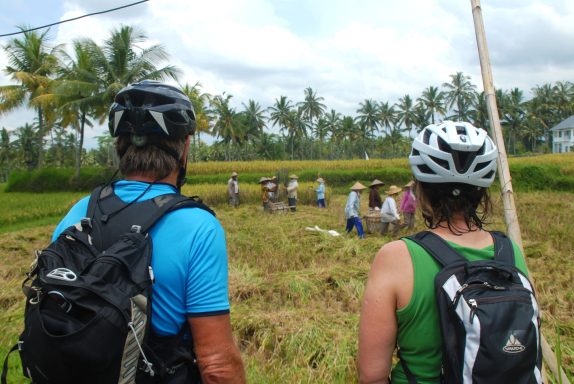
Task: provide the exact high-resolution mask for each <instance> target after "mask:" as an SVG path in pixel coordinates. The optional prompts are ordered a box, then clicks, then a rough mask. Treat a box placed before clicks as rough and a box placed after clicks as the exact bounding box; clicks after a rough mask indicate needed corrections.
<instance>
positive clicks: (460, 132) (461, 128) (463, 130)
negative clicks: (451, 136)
mask: <svg viewBox="0 0 574 384" xmlns="http://www.w3.org/2000/svg"><path fill="white" fill-rule="evenodd" d="M456 134H457V135H465V136H466V135H468V133H467V132H466V128H465V127H464V126H463V125H457V126H456Z"/></svg>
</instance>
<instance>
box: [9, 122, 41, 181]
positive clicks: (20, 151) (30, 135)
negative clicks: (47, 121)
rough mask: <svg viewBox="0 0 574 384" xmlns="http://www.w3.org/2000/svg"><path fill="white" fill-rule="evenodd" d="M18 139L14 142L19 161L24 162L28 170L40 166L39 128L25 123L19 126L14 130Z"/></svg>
mask: <svg viewBox="0 0 574 384" xmlns="http://www.w3.org/2000/svg"><path fill="white" fill-rule="evenodd" d="M14 134H15V136H16V140H14V142H12V145H13V147H14V149H15V153H16V158H17V161H18V162H20V163H21V164H24V165H25V166H26V168H27V169H28V170H32V169H34V168H36V167H37V166H38V161H39V155H40V150H39V148H40V146H41V143H42V141H41V140H40V138H39V136H38V134H37V129H36V128H35V127H33V126H32V125H31V124H28V123H26V124H24V125H23V126H21V127H18V128H17V129H16V131H15V132H14Z"/></svg>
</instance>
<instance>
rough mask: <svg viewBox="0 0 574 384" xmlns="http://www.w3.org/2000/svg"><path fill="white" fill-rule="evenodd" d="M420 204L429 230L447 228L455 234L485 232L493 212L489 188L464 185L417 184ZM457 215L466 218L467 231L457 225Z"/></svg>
mask: <svg viewBox="0 0 574 384" xmlns="http://www.w3.org/2000/svg"><path fill="white" fill-rule="evenodd" d="M415 191H416V192H415V194H416V196H417V203H418V204H419V206H420V207H421V211H422V214H423V218H424V221H425V225H426V226H427V227H428V228H429V229H434V228H437V227H445V226H446V227H447V228H448V229H449V230H450V231H451V232H452V233H454V234H457V235H460V234H462V233H464V232H469V231H475V230H477V229H482V227H483V226H484V224H485V222H486V220H487V218H488V216H489V214H490V213H491V211H492V203H491V201H490V194H489V193H488V189H487V188H482V187H477V186H474V185H468V184H461V183H423V182H419V181H417V182H416V184H415ZM455 216H462V217H463V218H464V222H465V225H466V228H459V227H457V226H455V225H454V224H453V218H454V217H455Z"/></svg>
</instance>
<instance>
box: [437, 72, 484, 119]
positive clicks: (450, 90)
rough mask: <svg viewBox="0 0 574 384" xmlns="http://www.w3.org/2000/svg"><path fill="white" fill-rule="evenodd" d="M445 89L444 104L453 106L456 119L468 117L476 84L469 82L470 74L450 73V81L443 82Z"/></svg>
mask: <svg viewBox="0 0 574 384" xmlns="http://www.w3.org/2000/svg"><path fill="white" fill-rule="evenodd" d="M442 86H443V87H444V88H445V89H446V105H447V106H448V108H451V109H452V108H453V107H454V115H453V116H451V117H452V118H456V119H457V120H458V121H465V120H467V119H468V117H469V109H470V107H471V106H472V101H473V99H474V93H475V92H476V85H474V84H472V83H471V82H470V76H468V75H465V74H463V73H462V72H457V73H455V74H452V75H450V83H443V85H442Z"/></svg>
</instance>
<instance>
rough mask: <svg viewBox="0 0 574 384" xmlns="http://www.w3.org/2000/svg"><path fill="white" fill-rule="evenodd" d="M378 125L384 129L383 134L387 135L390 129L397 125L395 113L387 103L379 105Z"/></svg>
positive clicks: (393, 108) (392, 107)
mask: <svg viewBox="0 0 574 384" xmlns="http://www.w3.org/2000/svg"><path fill="white" fill-rule="evenodd" d="M379 123H380V125H381V126H382V127H384V129H385V134H386V135H389V134H390V132H391V129H392V127H394V126H395V124H396V123H397V112H396V111H395V107H394V106H393V105H389V102H388V101H386V102H381V103H380V105H379Z"/></svg>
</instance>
